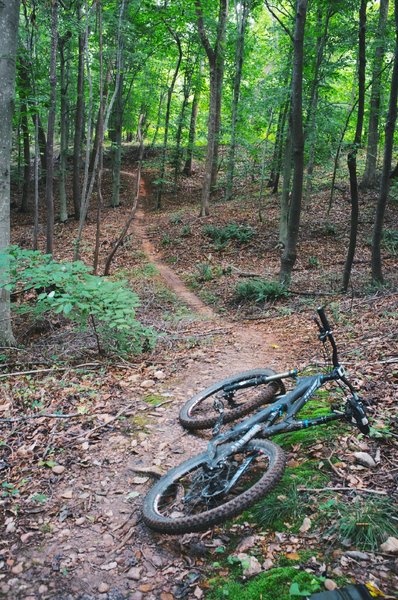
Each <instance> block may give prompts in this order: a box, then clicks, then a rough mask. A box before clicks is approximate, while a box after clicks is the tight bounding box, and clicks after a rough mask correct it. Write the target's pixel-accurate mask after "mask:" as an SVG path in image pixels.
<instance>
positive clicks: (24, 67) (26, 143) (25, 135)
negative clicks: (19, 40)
mask: <svg viewBox="0 0 398 600" xmlns="http://www.w3.org/2000/svg"><path fill="white" fill-rule="evenodd" d="M28 69H29V65H28V64H27V62H26V61H25V60H24V58H23V57H20V58H19V61H18V66H17V70H18V76H19V98H20V113H21V129H22V139H23V157H24V168H23V186H22V198H21V205H20V209H19V210H20V212H22V213H27V212H28V206H29V188H30V134H29V119H28V117H29V107H28V98H29V94H30V84H29V71H28Z"/></svg>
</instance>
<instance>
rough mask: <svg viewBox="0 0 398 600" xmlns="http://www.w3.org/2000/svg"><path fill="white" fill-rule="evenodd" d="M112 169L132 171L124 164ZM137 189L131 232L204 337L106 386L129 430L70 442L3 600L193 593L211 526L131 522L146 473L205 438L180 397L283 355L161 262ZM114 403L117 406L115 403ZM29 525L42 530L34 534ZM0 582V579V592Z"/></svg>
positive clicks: (268, 337)
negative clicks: (170, 364)
mask: <svg viewBox="0 0 398 600" xmlns="http://www.w3.org/2000/svg"><path fill="white" fill-rule="evenodd" d="M122 175H124V176H128V177H132V176H133V174H132V173H129V172H127V171H123V172H122ZM140 189H141V198H140V205H139V206H138V210H137V212H136V219H135V220H134V221H133V225H132V227H133V231H134V233H135V235H136V236H137V239H140V240H141V243H142V248H143V251H144V252H145V254H146V255H147V257H148V259H149V260H150V262H152V263H153V264H155V265H156V267H157V268H158V270H159V272H160V273H161V275H162V277H163V278H164V280H165V282H166V283H167V285H168V286H169V287H170V288H171V289H172V290H173V291H174V292H175V294H176V295H177V296H178V297H179V298H180V299H181V300H182V301H183V302H184V303H185V304H186V305H187V306H188V307H189V308H190V309H191V311H192V316H194V317H195V319H194V320H193V321H191V322H190V328H191V329H190V331H191V330H192V335H198V336H208V337H207V339H209V343H208V344H207V345H206V344H203V345H201V346H200V347H199V348H193V349H192V351H190V352H189V353H188V352H187V355H186V356H185V357H184V361H183V363H181V365H179V366H178V370H176V372H175V374H174V375H173V374H172V373H173V369H169V373H168V374H166V376H165V377H164V378H162V380H160V381H154V382H152V383H153V387H152V388H150V387H149V386H148V385H145V384H148V382H145V381H143V380H142V377H140V376H139V375H138V374H137V375H135V374H133V375H132V376H130V377H126V376H125V372H124V373H123V375H121V378H120V379H118V380H115V385H116V386H117V385H119V388H117V387H116V388H115V389H120V386H122V387H121V390H122V392H121V395H120V394H119V396H118V397H119V398H121V400H120V401H121V402H122V404H123V406H127V407H130V408H132V409H133V410H132V411H131V410H130V413H129V414H132V415H134V416H133V417H132V419H133V421H132V422H133V423H134V427H135V428H136V429H135V433H133V436H132V434H131V433H130V434H128V435H127V434H124V433H123V423H122V422H120V423H119V424H118V426H117V427H116V428H113V427H112V426H111V427H110V428H108V430H107V431H106V433H105V434H102V435H100V436H99V437H98V438H97V437H96V436H93V437H90V438H89V439H88V441H86V442H85V443H83V444H81V445H79V446H77V447H76V451H75V453H76V454H75V460H74V461H73V462H71V463H70V464H69V465H68V469H67V470H66V471H65V473H64V475H62V476H61V478H60V480H59V481H58V482H57V487H56V497H54V499H53V500H54V502H53V506H52V509H51V510H50V512H49V515H48V516H47V515H44V514H40V513H39V514H38V515H37V516H36V515H35V516H32V519H31V521H30V522H29V525H28V527H27V529H28V530H29V528H30V529H32V528H33V533H31V534H30V535H32V542H29V541H26V542H24V543H23V544H22V545H21V546H20V547H19V548H18V556H19V558H18V563H17V564H16V565H15V571H14V575H11V579H10V580H8V581H7V583H6V584H4V585H6V589H8V594H6V595H5V596H4V597H7V598H10V599H13V600H14V599H16V600H20V599H21V600H174V599H177V598H180V599H183V600H191V599H196V600H200V599H201V598H203V597H204V592H203V590H202V589H201V588H200V587H199V586H198V585H197V584H198V583H200V580H201V577H202V576H203V574H206V572H207V570H206V566H205V565H206V561H204V558H205V557H206V555H207V553H208V552H209V548H211V547H213V546H214V543H213V538H214V537H217V535H220V533H218V534H217V533H214V531H209V532H207V534H205V535H199V534H192V535H187V536H164V535H159V534H156V533H154V532H152V531H150V530H149V529H148V528H147V527H146V526H145V525H144V524H143V523H142V521H141V506H142V499H143V496H144V495H145V493H146V491H147V489H149V486H150V485H151V483H152V477H154V476H156V472H159V470H161V471H163V472H165V471H167V470H168V469H170V468H171V467H173V466H175V465H177V464H178V463H180V462H182V461H183V460H185V459H187V458H189V457H190V456H193V455H194V454H197V453H198V452H200V451H201V450H202V449H203V448H204V447H205V445H206V443H207V442H206V437H205V436H203V435H193V434H191V433H188V432H186V431H184V430H183V429H182V428H181V426H180V425H179V422H178V411H179V408H180V407H181V406H182V404H183V403H185V401H186V400H187V399H188V398H189V397H190V396H192V395H193V394H194V393H195V392H197V391H199V390H200V389H203V388H204V387H207V386H208V385H210V384H211V383H213V382H215V381H217V380H219V379H221V378H224V377H226V376H228V375H231V374H233V373H236V372H239V371H243V370H246V369H252V368H256V367H265V366H270V367H273V368H277V369H284V368H285V367H286V366H287V361H288V359H289V355H290V354H291V348H290V347H289V342H288V340H285V339H284V340H283V341H281V340H280V335H281V333H280V331H281V330H279V333H277V332H273V331H270V330H269V325H267V324H264V323H253V324H236V323H232V322H228V321H226V320H225V319H224V318H223V317H219V316H217V315H216V314H215V313H214V312H213V311H212V310H211V309H210V308H209V307H207V306H205V305H204V304H203V302H202V301H201V300H200V299H199V298H197V297H196V296H195V294H193V293H192V292H191V291H190V290H188V289H187V288H186V286H185V285H184V283H183V282H182V281H181V279H180V278H179V277H178V276H177V275H176V274H175V273H174V272H173V271H172V269H170V268H169V267H168V266H166V265H165V264H164V263H163V262H162V260H161V257H160V256H159V254H158V253H157V252H156V250H155V248H154V246H153V244H152V243H151V241H150V239H149V236H148V233H147V228H146V223H145V222H146V212H145V207H144V206H143V203H144V202H145V200H146V199H147V198H148V193H149V192H148V187H147V185H146V182H145V179H144V180H142V181H141V188H140ZM198 317H199V318H198ZM213 331H216V334H215V335H213V333H212V332H213ZM205 339H206V338H205ZM154 362H155V364H156V356H154ZM119 382H120V383H119ZM151 393H152V394H156V395H163V396H164V397H165V402H162V403H161V405H160V406H158V407H156V406H154V407H151V406H148V403H147V402H146V401H145V398H146V396H147V395H148V394H151ZM114 410H115V411H117V410H119V409H118V408H117V405H116V407H115V409H114ZM100 416H101V415H100ZM134 419H136V420H135V421H134ZM43 510H44V509H43ZM34 528H36V530H37V531H39V530H43V531H45V532H46V533H45V535H44V536H42V537H41V539H40V541H39V542H35V537H34V535H36V534H35V533H34ZM27 529H25V531H26V530H27ZM29 539H30V538H29ZM216 543H217V542H216ZM218 543H221V542H220V541H219V540H218ZM206 544H207V545H206ZM195 582H196V583H195ZM1 585H2V584H1V581H0V597H3V596H2V595H1Z"/></svg>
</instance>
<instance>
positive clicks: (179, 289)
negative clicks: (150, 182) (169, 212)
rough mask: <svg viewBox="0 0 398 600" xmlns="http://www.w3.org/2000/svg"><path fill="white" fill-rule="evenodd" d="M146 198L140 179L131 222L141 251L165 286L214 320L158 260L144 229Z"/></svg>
mask: <svg viewBox="0 0 398 600" xmlns="http://www.w3.org/2000/svg"><path fill="white" fill-rule="evenodd" d="M121 174H122V175H128V176H131V173H129V172H128V171H121ZM147 197H148V188H147V184H146V179H145V178H144V177H142V178H141V182H140V200H141V201H140V203H139V204H138V208H137V212H136V215H135V216H136V218H135V221H134V222H133V230H134V232H135V235H136V236H137V238H138V239H140V240H141V244H142V249H143V251H144V252H145V254H146V255H147V257H148V259H149V261H150V262H151V263H153V264H154V265H155V266H156V268H157V269H158V271H159V273H160V274H161V276H162V277H163V279H164V281H165V283H166V285H167V286H168V287H169V288H170V289H171V290H172V291H173V292H174V293H175V294H176V295H177V296H178V297H179V298H180V299H181V300H182V301H183V302H184V304H186V305H187V306H189V307H190V308H191V309H192V310H193V311H194V312H196V313H197V314H199V315H202V316H204V317H208V318H213V319H215V318H216V315H215V313H214V312H213V311H212V310H211V308H210V307H209V306H206V305H205V304H204V303H203V302H202V300H201V299H200V298H198V297H197V296H196V295H195V294H194V293H193V292H191V291H190V290H189V289H188V288H187V287H186V285H185V284H184V283H183V282H182V281H181V279H180V278H179V277H178V275H177V274H176V273H175V272H174V271H173V270H172V269H170V267H168V266H167V265H165V264H164V263H163V262H162V261H161V259H160V258H159V255H158V253H157V252H156V250H155V247H154V246H153V244H152V242H151V240H150V239H149V237H148V233H147V229H146V227H145V212H144V208H143V206H142V204H143V202H145V199H146V198H147Z"/></svg>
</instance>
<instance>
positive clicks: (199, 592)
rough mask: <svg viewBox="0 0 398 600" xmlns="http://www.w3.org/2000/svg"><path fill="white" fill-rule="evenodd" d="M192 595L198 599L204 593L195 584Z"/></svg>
mask: <svg viewBox="0 0 398 600" xmlns="http://www.w3.org/2000/svg"><path fill="white" fill-rule="evenodd" d="M193 595H194V596H195V598H197V599H198V600H200V599H201V598H203V595H204V593H203V590H201V589H200V587H199V586H196V588H195V591H194V593H193Z"/></svg>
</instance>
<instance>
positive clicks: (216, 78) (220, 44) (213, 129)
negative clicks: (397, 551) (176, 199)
mask: <svg viewBox="0 0 398 600" xmlns="http://www.w3.org/2000/svg"><path fill="white" fill-rule="evenodd" d="M228 5H229V0H219V13H218V22H217V39H216V43H215V47H214V49H213V48H212V47H211V46H210V42H209V39H208V37H207V35H206V32H205V28H204V20H203V12H202V3H201V0H195V7H196V16H197V22H198V32H199V36H200V39H201V42H202V44H203V47H204V49H205V51H206V54H207V58H208V61H209V69H210V109H209V120H208V135H207V155H206V166H205V175H204V179H203V187H202V203H201V210H200V216H202V217H203V216H205V215H208V214H209V204H210V193H211V190H212V186H214V183H215V180H216V174H217V163H218V146H219V133H220V118H221V96H222V79H223V74H224V44H225V36H226V22H227V17H228Z"/></svg>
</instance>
